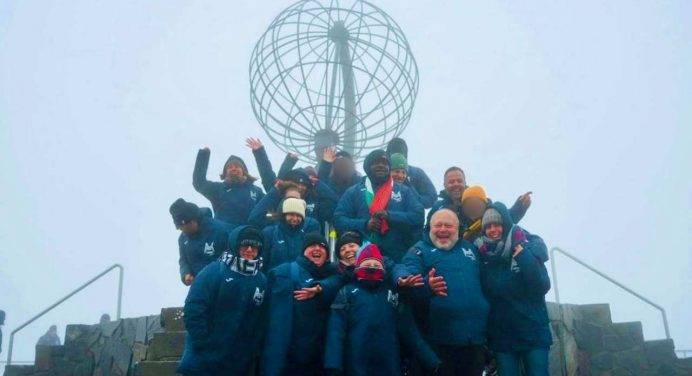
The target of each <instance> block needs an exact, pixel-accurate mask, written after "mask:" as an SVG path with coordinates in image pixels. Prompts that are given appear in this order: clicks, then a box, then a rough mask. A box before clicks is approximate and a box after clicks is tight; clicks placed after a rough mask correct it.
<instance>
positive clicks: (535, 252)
mask: <svg viewBox="0 0 692 376" xmlns="http://www.w3.org/2000/svg"><path fill="white" fill-rule="evenodd" d="M491 207H493V208H495V209H497V210H498V211H499V212H500V213H501V214H502V218H503V222H504V224H503V227H504V228H506V229H509V228H511V226H512V220H511V218H510V216H509V213H508V211H507V208H506V207H505V206H504V205H503V204H501V203H499V202H496V203H494V204H492V205H491ZM515 231H524V233H525V234H526V235H527V236H526V238H527V242H526V243H524V244H523V247H524V250H523V251H521V252H520V253H519V254H518V255H517V256H516V257H514V262H512V260H511V259H503V258H501V257H499V256H490V255H487V254H484V253H481V254H480V257H481V261H482V263H481V277H482V282H483V290H484V291H485V296H486V298H487V299H488V302H489V303H490V316H489V318H488V341H489V344H490V347H491V348H492V349H493V350H495V351H498V352H510V351H526V350H528V349H535V348H548V347H550V345H551V344H552V336H551V334H550V327H549V323H550V321H549V319H548V311H547V309H546V304H545V294H546V293H547V292H548V291H549V290H550V279H549V278H548V271H547V270H546V268H545V265H544V263H545V262H546V261H547V260H548V249H547V248H546V246H545V243H544V242H543V239H541V238H540V237H538V236H536V235H532V234H529V233H528V232H526V231H525V230H523V229H521V228H519V227H516V228H515ZM514 246H515V245H514V244H513V245H512V247H514Z"/></svg>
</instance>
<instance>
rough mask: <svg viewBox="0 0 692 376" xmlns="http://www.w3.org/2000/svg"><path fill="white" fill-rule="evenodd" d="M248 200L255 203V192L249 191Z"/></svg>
mask: <svg viewBox="0 0 692 376" xmlns="http://www.w3.org/2000/svg"><path fill="white" fill-rule="evenodd" d="M250 199H251V200H252V201H257V192H255V191H250Z"/></svg>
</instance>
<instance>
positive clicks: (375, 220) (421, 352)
mask: <svg viewBox="0 0 692 376" xmlns="http://www.w3.org/2000/svg"><path fill="white" fill-rule="evenodd" d="M247 145H248V147H250V148H251V149H252V153H253V155H254V157H255V161H256V163H257V168H258V170H259V175H260V183H261V185H262V187H259V186H258V185H256V184H255V183H256V181H257V179H256V178H254V177H253V176H251V175H250V174H249V173H248V168H247V165H246V164H245V162H244V161H243V160H242V159H241V158H240V157H237V156H230V157H229V158H228V159H227V161H226V163H225V164H224V167H223V170H222V171H221V174H220V178H221V181H209V180H207V167H208V164H209V157H210V151H209V149H208V148H204V149H201V150H199V152H198V154H197V160H196V163H195V167H194V173H193V186H194V188H195V189H196V190H197V191H198V192H200V193H201V194H202V195H203V196H204V197H206V198H207V199H208V200H209V202H210V204H211V209H209V208H204V207H199V206H197V205H196V204H194V203H192V202H188V201H185V200H183V199H178V200H176V201H175V202H174V203H173V204H172V205H171V207H170V214H171V215H172V217H173V222H174V224H175V226H176V228H178V229H179V230H180V232H181V233H180V236H179V240H178V245H179V251H180V258H179V263H180V278H181V281H182V283H184V284H185V285H187V286H190V289H189V291H188V295H187V298H186V300H185V306H184V321H185V327H186V331H187V337H186V342H185V351H184V354H183V357H182V359H181V361H180V364H179V368H178V371H179V372H180V373H182V374H185V375H257V374H261V375H269V376H279V375H342V374H343V375H403V374H406V375H428V374H430V375H481V374H482V373H483V372H484V369H485V368H486V367H487V366H488V360H489V359H491V358H492V359H493V363H494V364H496V366H497V371H498V372H499V374H500V375H520V374H527V375H547V374H548V353H549V349H550V346H551V344H552V336H551V333H550V329H549V320H548V313H547V309H546V304H545V294H546V293H547V292H548V290H549V289H550V281H549V279H548V274H547V271H546V268H545V265H544V264H545V262H546V261H547V249H546V246H545V244H544V242H543V240H542V239H541V238H540V237H539V236H537V235H535V234H532V233H529V232H528V231H526V230H525V229H523V228H522V227H520V226H519V225H518V224H517V223H518V222H519V221H520V220H521V218H522V217H523V216H524V215H525V213H526V211H527V209H528V208H529V206H530V205H531V193H530V192H529V193H526V194H524V195H522V196H520V197H519V198H518V199H517V201H516V202H515V203H514V205H512V207H511V208H507V207H506V206H505V205H504V204H502V203H501V202H493V201H492V200H490V199H489V198H488V195H487V194H486V192H485V190H484V189H483V188H482V187H481V186H477V185H476V186H468V187H467V185H466V176H465V173H464V171H463V170H462V169H461V168H459V167H450V168H449V169H447V171H446V172H445V174H444V179H443V181H444V189H443V190H442V191H441V192H439V194H438V193H437V192H436V190H435V187H434V185H433V183H432V182H431V180H430V178H429V177H428V176H427V174H426V173H425V172H424V171H423V170H422V169H420V168H417V167H414V166H412V165H410V164H409V163H408V159H407V158H408V147H407V145H406V142H405V141H404V140H403V139H401V138H394V139H392V140H391V141H390V142H389V143H388V145H387V148H386V150H380V149H378V150H374V151H372V152H370V153H369V154H368V155H367V157H366V158H365V160H364V162H363V171H364V173H365V176H361V175H360V174H359V173H358V172H357V171H356V168H355V163H354V161H353V159H352V157H351V156H350V155H349V154H348V153H347V152H344V151H335V150H332V149H325V150H323V151H321V153H320V154H321V155H320V156H319V157H320V159H321V160H320V162H319V164H318V165H317V166H314V167H313V166H305V167H298V168H297V167H296V164H297V162H298V158H297V157H296V156H295V155H291V154H289V155H287V156H286V158H285V159H284V161H283V163H282V164H281V167H280V169H279V171H278V174H277V173H275V171H274V169H273V168H272V165H271V162H270V160H269V158H268V156H267V153H266V150H265V148H264V146H263V145H262V143H261V142H260V141H259V140H257V139H248V140H247ZM426 209H429V211H428V215H427V217H426V215H425V210H426ZM327 224H330V225H329V226H333V228H334V229H335V231H336V233H337V237H336V244H335V248H334V249H335V252H334V253H335V254H334V255H333V256H334V258H335V261H330V251H329V250H330V246H329V242H328V240H327V239H326V238H325V236H324V235H323V234H324V232H325V226H327Z"/></svg>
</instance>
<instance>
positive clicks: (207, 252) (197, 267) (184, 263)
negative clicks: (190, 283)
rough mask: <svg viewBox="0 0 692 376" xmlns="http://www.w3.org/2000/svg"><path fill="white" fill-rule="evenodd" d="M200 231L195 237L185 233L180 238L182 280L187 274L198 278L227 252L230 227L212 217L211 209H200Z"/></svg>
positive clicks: (179, 262) (179, 261) (179, 259)
mask: <svg viewBox="0 0 692 376" xmlns="http://www.w3.org/2000/svg"><path fill="white" fill-rule="evenodd" d="M200 218H201V220H200V223H199V231H198V232H197V233H196V234H193V235H187V234H185V233H183V232H181V233H180V236H178V250H179V253H180V257H179V258H178V264H179V265H180V279H181V280H182V279H184V277H185V274H192V275H193V276H196V275H197V274H199V272H200V271H201V270H202V268H204V267H205V266H207V264H208V263H210V262H212V261H214V260H216V259H217V258H219V256H220V255H221V254H222V253H223V252H224V251H226V249H227V248H228V247H227V242H228V232H229V230H230V229H229V226H228V225H227V224H225V223H223V222H220V221H217V220H215V219H213V218H212V217H211V210H210V209H209V208H201V209H200Z"/></svg>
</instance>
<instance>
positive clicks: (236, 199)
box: [192, 148, 264, 227]
mask: <svg viewBox="0 0 692 376" xmlns="http://www.w3.org/2000/svg"><path fill="white" fill-rule="evenodd" d="M210 153H211V152H210V151H209V148H204V149H200V150H199V152H197V160H196V161H195V169H194V172H193V173H192V186H193V187H194V188H195V190H196V191H197V192H199V193H201V194H202V195H203V196H204V197H206V198H207V199H208V200H209V202H211V207H212V209H214V217H215V218H216V219H218V220H220V221H223V222H226V223H228V224H229V225H231V227H235V226H238V225H242V224H247V223H248V216H249V215H250V212H251V211H252V209H253V208H254V207H255V205H256V204H257V203H258V202H259V201H260V200H261V199H262V197H264V192H262V188H260V187H258V186H256V185H254V182H255V178H254V177H252V176H250V174H249V173H248V170H247V166H246V165H245V162H244V161H243V160H242V159H241V158H240V157H237V156H234V155H231V156H230V157H228V160H226V163H225V164H224V166H223V170H222V171H221V175H220V176H221V180H222V181H220V182H212V181H209V180H207V167H208V166H209V155H210Z"/></svg>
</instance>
